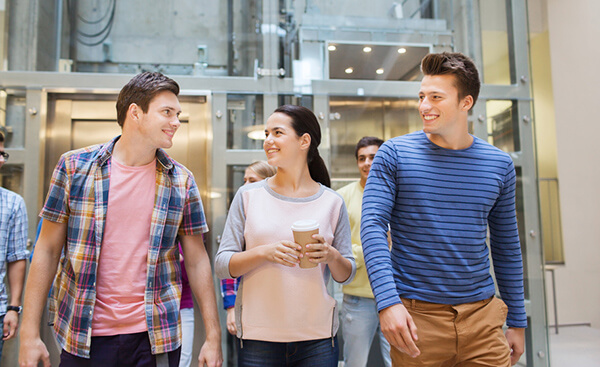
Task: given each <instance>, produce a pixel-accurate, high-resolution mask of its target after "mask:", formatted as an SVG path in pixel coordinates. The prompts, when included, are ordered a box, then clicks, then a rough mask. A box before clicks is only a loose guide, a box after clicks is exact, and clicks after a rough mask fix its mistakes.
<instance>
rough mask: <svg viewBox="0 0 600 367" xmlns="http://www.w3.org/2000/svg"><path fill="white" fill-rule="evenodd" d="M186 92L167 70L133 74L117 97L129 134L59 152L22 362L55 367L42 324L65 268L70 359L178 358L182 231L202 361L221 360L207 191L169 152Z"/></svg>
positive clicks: (95, 362) (58, 315) (59, 333)
mask: <svg viewBox="0 0 600 367" xmlns="http://www.w3.org/2000/svg"><path fill="white" fill-rule="evenodd" d="M178 94H179V86H178V85H177V83H176V82H175V81H173V80H172V79H169V78H167V77H165V76H163V75H162V74H159V73H148V72H146V73H142V74H139V75H137V76H135V77H134V78H133V79H132V80H131V81H130V82H129V83H128V84H127V85H126V86H125V87H123V89H122V90H121V93H120V94H119V98H118V100H117V121H118V123H119V125H120V126H121V127H122V135H121V136H118V137H116V138H115V139H113V140H112V141H110V142H108V143H106V144H100V145H95V146H91V147H87V148H83V149H80V150H76V151H71V152H67V153H65V154H64V155H63V156H62V157H61V159H60V160H59V162H58V164H57V166H56V168H55V170H54V174H53V176H52V181H51V184H50V189H49V192H48V197H47V200H46V203H45V205H44V208H43V209H42V212H41V214H40V215H41V217H42V218H43V219H44V221H43V225H42V230H41V233H40V237H39V240H38V243H37V245H36V250H35V255H34V257H33V261H32V264H31V270H30V273H29V278H28V281H27V286H26V291H25V303H24V309H25V313H24V316H23V326H22V330H21V350H20V355H19V362H20V364H21V366H37V363H38V361H42V362H43V363H44V365H45V366H50V361H49V355H48V351H47V349H46V347H45V346H44V344H43V343H42V341H41V339H40V335H39V326H40V319H41V315H42V312H43V309H44V305H45V300H46V294H48V291H49V289H50V285H51V283H52V279H53V278H54V276H55V274H56V278H55V282H54V287H53V294H52V297H51V302H50V307H49V308H50V312H51V314H52V316H51V320H52V322H53V326H54V331H55V335H56V338H57V340H58V342H59V344H60V346H61V347H62V353H61V366H111V365H117V364H121V365H127V366H148V365H157V366H171V367H174V366H177V365H178V363H179V352H180V345H181V340H180V339H181V337H180V336H181V328H180V326H179V321H178V320H179V302H180V298H181V268H180V264H179V249H178V246H177V245H176V241H175V239H176V237H178V238H179V240H180V242H181V245H182V248H183V252H184V256H185V260H186V270H187V272H188V275H189V279H190V283H191V287H192V291H193V292H194V295H195V296H196V299H197V300H198V301H199V305H200V308H201V311H202V315H203V319H204V324H205V326H206V335H207V336H206V342H205V343H204V346H203V347H202V350H201V351H200V355H199V358H198V359H199V361H198V362H199V366H204V364H205V363H206V364H207V365H208V366H220V365H221V363H222V354H221V330H220V326H219V321H218V316H217V308H216V301H215V292H214V286H213V280H212V273H211V268H210V262H209V258H208V254H207V252H206V249H205V247H204V244H203V241H202V233H204V232H206V231H207V230H208V228H207V226H206V222H205V216H204V212H203V208H202V202H201V201H200V194H199V191H198V187H197V186H196V183H195V181H194V178H193V176H192V174H191V172H190V171H188V170H187V169H186V168H185V167H184V166H182V165H181V164H179V163H177V162H176V161H175V160H173V159H171V158H170V157H169V156H168V155H167V154H166V153H165V152H164V150H163V149H166V148H170V147H171V146H172V139H173V135H174V134H175V132H176V131H177V129H178V128H179V126H180V122H179V114H180V112H181V106H180V104H179V100H178V98H177V95H178ZM57 267H58V271H56V269H57Z"/></svg>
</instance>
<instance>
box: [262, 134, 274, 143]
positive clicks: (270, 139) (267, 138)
mask: <svg viewBox="0 0 600 367" xmlns="http://www.w3.org/2000/svg"><path fill="white" fill-rule="evenodd" d="M272 136H273V135H271V134H267V135H266V136H265V142H264V143H263V145H265V146H266V145H267V144H271V143H273V137H272Z"/></svg>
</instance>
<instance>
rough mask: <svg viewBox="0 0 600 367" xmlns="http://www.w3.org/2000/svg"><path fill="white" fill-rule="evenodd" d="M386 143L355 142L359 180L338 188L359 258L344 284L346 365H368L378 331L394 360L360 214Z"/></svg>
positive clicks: (385, 358)
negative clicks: (379, 309) (362, 238)
mask: <svg viewBox="0 0 600 367" xmlns="http://www.w3.org/2000/svg"><path fill="white" fill-rule="evenodd" d="M381 144H383V140H381V139H379V138H376V137H372V136H365V137H363V138H362V139H360V140H359V141H358V143H357V144H356V150H355V156H356V163H357V165H358V171H359V172H360V180H359V181H356V182H353V183H351V184H349V185H346V186H344V187H342V188H341V189H339V190H338V191H337V192H338V193H339V194H340V195H341V196H342V197H343V198H344V201H345V202H346V207H347V209H348V215H349V217H350V228H351V232H352V253H353V254H354V258H355V260H356V276H355V278H354V280H353V281H352V282H351V283H350V284H347V285H345V286H344V287H343V288H342V291H343V293H344V302H343V304H342V322H341V324H342V331H343V333H344V334H343V335H344V366H345V367H365V366H366V365H367V360H368V358H369V350H370V349H371V343H372V342H373V337H374V336H375V334H376V333H377V334H378V335H379V340H380V346H381V354H382V357H383V361H384V365H385V367H389V366H391V364H392V361H391V359H390V344H389V343H388V341H387V340H386V339H385V337H384V336H383V334H382V333H381V330H380V329H379V316H378V313H377V305H376V304H375V299H374V296H373V291H372V290H371V285H370V284H369V278H368V277H367V270H366V268H365V260H364V257H363V249H362V244H361V241H360V216H361V207H362V198H363V191H364V188H365V184H366V182H367V176H369V171H370V170H371V163H372V162H373V158H374V157H375V153H377V150H378V149H379V147H380V146H381Z"/></svg>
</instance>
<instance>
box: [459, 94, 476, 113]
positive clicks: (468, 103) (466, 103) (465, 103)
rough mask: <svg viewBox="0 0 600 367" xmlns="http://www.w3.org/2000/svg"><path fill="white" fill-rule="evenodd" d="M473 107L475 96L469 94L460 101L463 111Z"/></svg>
mask: <svg viewBox="0 0 600 367" xmlns="http://www.w3.org/2000/svg"><path fill="white" fill-rule="evenodd" d="M472 107H473V96H472V95H470V94H469V95H468V96H466V97H465V98H463V99H462V101H460V109H461V110H463V111H469V110H470V109H471V108H472Z"/></svg>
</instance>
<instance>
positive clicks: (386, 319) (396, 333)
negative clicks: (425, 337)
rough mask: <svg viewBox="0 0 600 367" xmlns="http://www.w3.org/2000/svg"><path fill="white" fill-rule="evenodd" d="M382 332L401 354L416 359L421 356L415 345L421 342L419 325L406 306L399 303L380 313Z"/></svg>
mask: <svg viewBox="0 0 600 367" xmlns="http://www.w3.org/2000/svg"><path fill="white" fill-rule="evenodd" d="M379 324H380V327H381V331H382V332H383V335H384V336H385V338H386V339H387V340H388V342H390V344H391V345H392V346H394V347H396V348H397V349H399V350H400V351H401V352H403V353H406V354H408V355H409V356H411V357H413V358H416V357H418V356H419V355H420V354H421V351H420V350H419V348H417V345H416V344H415V341H416V340H419V337H418V336H417V325H415V323H414V322H413V319H412V317H411V316H410V314H409V313H408V311H407V310H406V307H404V305H402V304H400V303H398V304H395V305H393V306H390V307H388V308H385V309H383V310H381V311H380V312H379Z"/></svg>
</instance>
